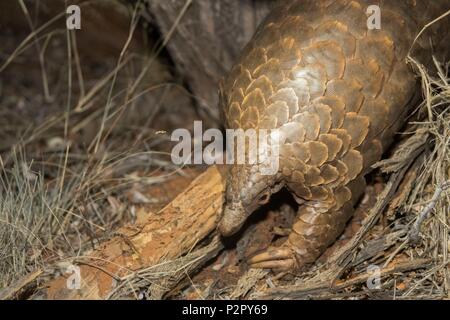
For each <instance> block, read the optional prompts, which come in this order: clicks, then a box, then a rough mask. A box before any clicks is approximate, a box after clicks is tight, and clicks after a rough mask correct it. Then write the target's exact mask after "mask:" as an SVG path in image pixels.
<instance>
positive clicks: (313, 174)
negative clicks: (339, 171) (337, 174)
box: [305, 166, 324, 187]
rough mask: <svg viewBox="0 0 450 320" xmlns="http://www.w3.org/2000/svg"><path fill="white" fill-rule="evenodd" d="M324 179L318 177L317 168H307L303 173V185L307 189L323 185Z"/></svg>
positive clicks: (318, 171)
mask: <svg viewBox="0 0 450 320" xmlns="http://www.w3.org/2000/svg"><path fill="white" fill-rule="evenodd" d="M323 182H324V179H323V178H322V176H321V175H320V170H319V168H317V167H313V166H308V168H307V169H306V172H305V185H306V186H308V187H312V186H319V185H321V184H323Z"/></svg>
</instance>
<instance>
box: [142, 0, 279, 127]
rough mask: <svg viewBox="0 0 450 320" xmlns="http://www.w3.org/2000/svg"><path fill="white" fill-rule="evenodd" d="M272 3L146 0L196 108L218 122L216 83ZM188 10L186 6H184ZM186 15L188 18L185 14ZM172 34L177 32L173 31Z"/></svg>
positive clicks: (270, 1) (233, 0) (245, 0)
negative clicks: (193, 97)
mask: <svg viewBox="0 0 450 320" xmlns="http://www.w3.org/2000/svg"><path fill="white" fill-rule="evenodd" d="M272 3H273V0H259V1H256V0H241V1H236V0H220V1H214V0H193V1H191V0H184V1H181V0H176V1H167V0H147V1H146V4H147V8H148V12H149V14H150V16H151V17H152V20H153V21H152V22H153V24H155V25H156V26H157V27H158V28H159V30H160V32H161V35H162V37H163V39H164V40H165V41H167V45H166V48H167V49H168V52H169V54H170V56H171V58H172V59H173V61H174V63H175V65H176V68H177V70H178V72H179V74H180V75H181V76H182V77H183V78H184V79H185V83H186V84H187V86H188V87H189V89H190V90H191V92H192V93H193V94H194V96H195V97H196V101H197V104H198V105H199V106H200V107H201V108H202V109H205V110H207V112H208V113H209V114H210V115H212V116H213V117H214V118H216V119H218V118H219V109H218V107H217V103H218V95H217V92H218V83H219V81H220V79H221V78H222V77H223V76H224V74H225V73H226V72H227V71H228V70H229V69H230V68H231V66H232V64H233V63H234V62H235V61H236V58H237V57H238V55H239V53H240V52H241V50H242V48H243V47H244V46H245V45H246V44H247V42H248V41H249V40H250V39H251V37H252V35H253V34H254V32H255V30H256V28H257V26H258V25H259V23H260V22H261V21H262V20H263V18H264V17H265V16H266V14H267V13H268V11H269V8H270V6H271V4H272ZM185 6H188V7H187V9H186V10H185V12H184V11H183V8H186V7H185ZM183 12H184V14H183ZM172 30H173V32H172Z"/></svg>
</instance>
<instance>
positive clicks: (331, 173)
mask: <svg viewBox="0 0 450 320" xmlns="http://www.w3.org/2000/svg"><path fill="white" fill-rule="evenodd" d="M320 175H321V176H322V178H323V180H324V182H323V183H324V184H329V183H331V182H334V181H336V180H337V179H338V178H339V171H338V169H337V168H336V167H334V166H332V165H330V164H324V165H323V166H322V167H321V168H320Z"/></svg>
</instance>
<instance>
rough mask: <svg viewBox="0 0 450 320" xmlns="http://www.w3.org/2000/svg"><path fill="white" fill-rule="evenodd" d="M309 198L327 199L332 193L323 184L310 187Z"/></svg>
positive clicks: (315, 199) (316, 199)
mask: <svg viewBox="0 0 450 320" xmlns="http://www.w3.org/2000/svg"><path fill="white" fill-rule="evenodd" d="M310 190H311V199H312V200H314V201H327V199H329V198H330V195H331V194H332V193H333V192H332V191H331V190H330V189H329V188H327V187H324V186H314V187H311V188H310Z"/></svg>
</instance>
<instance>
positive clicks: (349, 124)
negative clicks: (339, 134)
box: [342, 112, 370, 148]
mask: <svg viewBox="0 0 450 320" xmlns="http://www.w3.org/2000/svg"><path fill="white" fill-rule="evenodd" d="M369 123H370V121H369V118H368V117H365V116H360V115H359V114H357V113H355V112H349V113H347V114H346V115H345V119H344V123H343V124H342V129H345V130H346V131H347V133H348V134H349V135H350V136H351V138H352V141H351V143H350V147H351V148H356V147H358V146H359V145H360V144H361V143H362V142H363V141H364V139H365V138H366V136H367V134H368V132H369Z"/></svg>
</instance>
